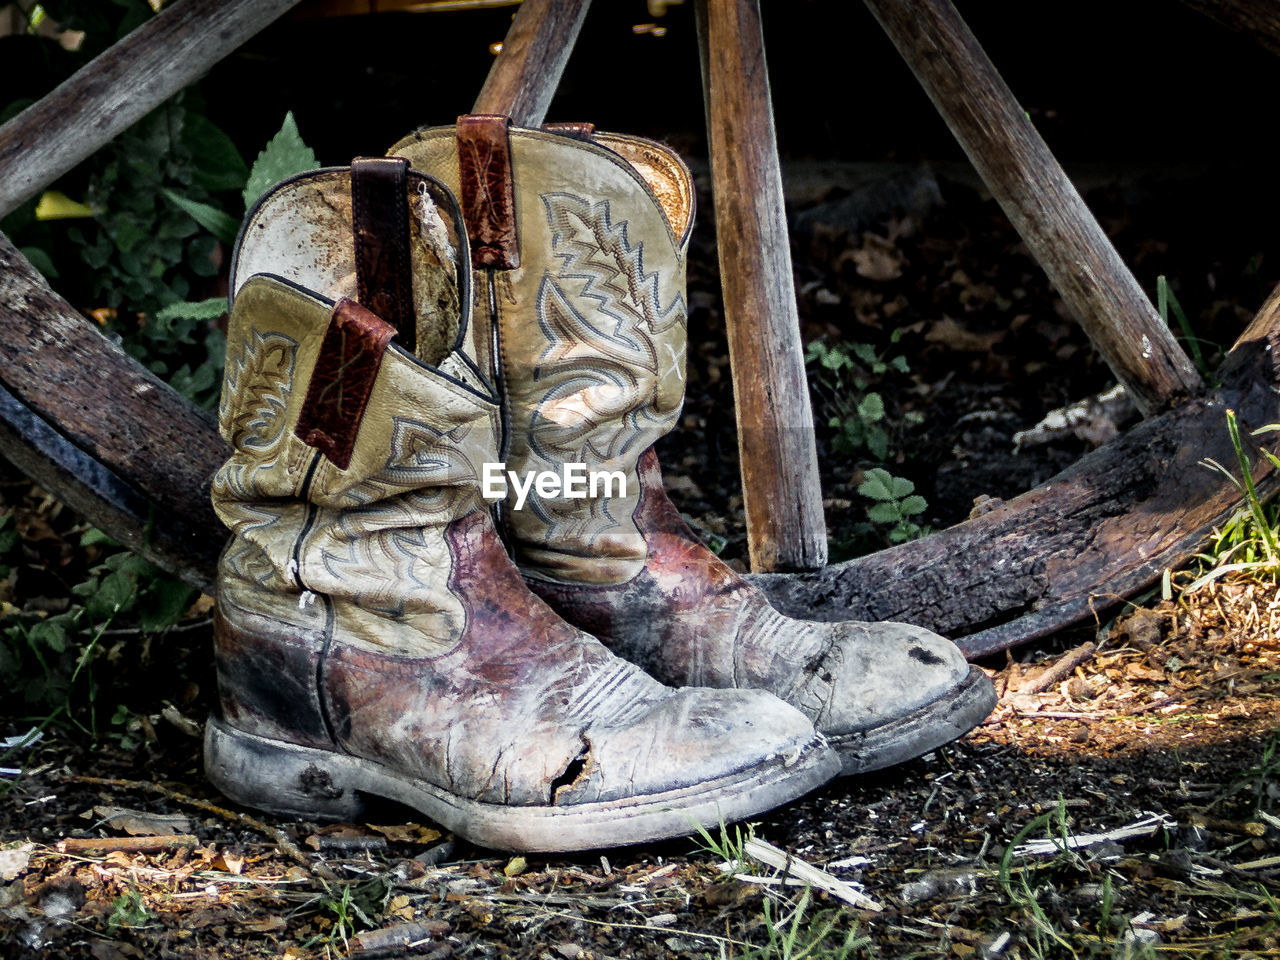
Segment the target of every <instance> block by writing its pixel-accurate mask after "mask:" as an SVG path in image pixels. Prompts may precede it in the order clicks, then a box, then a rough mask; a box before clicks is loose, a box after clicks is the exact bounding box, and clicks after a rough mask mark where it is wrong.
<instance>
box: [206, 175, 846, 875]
mask: <svg viewBox="0 0 1280 960" xmlns="http://www.w3.org/2000/svg"><path fill="white" fill-rule="evenodd" d="M405 167H407V165H405ZM400 176H401V179H400V180H399V181H396V180H395V179H394V178H392V187H391V188H390V191H391V192H390V195H391V196H393V197H396V196H398V197H399V200H400V202H401V203H403V204H405V205H406V207H407V211H408V213H407V222H405V220H404V218H402V221H401V227H403V231H402V232H401V233H400V238H401V239H402V240H404V242H406V243H407V244H409V245H410V247H411V248H413V249H414V250H415V251H416V253H415V263H414V265H413V269H412V271H406V272H404V273H403V274H400V276H401V279H405V278H408V279H410V280H411V283H407V284H404V285H403V286H402V289H400V290H399V291H398V293H397V294H396V296H399V297H400V298H401V300H402V301H403V302H402V303H401V304H400V305H399V306H396V305H395V304H393V303H390V302H389V299H394V297H392V298H389V299H388V298H383V299H384V300H387V301H388V305H387V307H386V309H387V310H389V311H392V312H395V311H399V310H402V309H403V308H404V307H405V304H406V303H407V304H408V309H409V314H410V318H409V322H410V323H413V324H416V325H417V327H418V329H417V330H416V331H412V332H411V333H410V334H409V335H410V336H412V337H413V338H414V339H416V341H417V344H418V350H419V355H417V356H415V355H414V354H412V353H410V352H408V351H406V350H404V349H403V348H402V347H401V346H399V345H398V344H397V343H393V342H392V338H393V336H395V335H396V333H397V331H396V328H394V327H392V326H391V325H389V324H388V323H386V322H384V321H383V320H382V319H381V318H380V317H379V316H377V315H375V314H374V313H372V312H370V311H369V310H367V309H365V308H364V307H363V306H361V305H360V304H358V303H356V302H355V301H353V300H352V299H350V298H347V297H344V296H342V295H343V293H344V292H352V293H356V292H359V293H361V295H362V296H364V295H370V298H371V299H372V300H377V299H378V294H379V292H378V291H373V292H372V294H371V293H370V291H368V290H367V289H362V288H367V286H368V284H367V282H366V281H367V279H368V275H369V273H370V270H372V271H373V274H374V275H377V273H378V269H380V268H377V264H378V263H379V262H390V263H391V264H392V267H393V269H398V268H396V267H395V262H396V261H395V258H394V257H392V258H391V259H390V260H387V257H386V254H387V250H386V249H384V248H379V249H377V250H374V251H373V254H372V255H370V254H369V251H368V250H364V251H363V252H358V251H356V250H354V249H353V243H354V241H353V240H352V236H353V233H352V204H351V198H350V197H351V189H352V188H351V174H350V172H349V171H348V170H347V169H346V168H343V169H340V170H325V171H319V172H317V173H314V174H309V175H307V176H304V177H302V178H299V179H295V180H293V181H289V182H286V183H285V184H283V185H281V186H279V187H278V188H276V190H275V192H273V193H272V194H269V195H268V196H267V197H266V198H265V199H264V200H263V201H262V202H260V204H259V205H258V206H257V207H256V208H255V210H254V211H252V212H251V214H250V217H249V219H248V221H247V223H246V226H245V228H244V231H243V233H242V236H241V240H240V243H239V245H238V259H237V263H236V271H235V273H234V276H233V281H232V283H233V297H234V300H233V306H232V310H231V319H230V324H229V329H228V356H227V364H226V375H225V381H224V385H223V395H222V402H221V408H220V411H219V419H220V427H221V431H222V436H223V437H224V438H225V439H226V441H227V442H228V443H229V444H230V446H231V448H232V451H233V452H232V455H231V458H230V459H229V460H228V461H227V463H226V464H225V465H224V466H223V467H222V468H221V469H220V470H219V471H218V473H217V475H216V477H215V480H214V484H213V490H214V504H215V507H216V509H217V512H218V515H219V517H220V518H221V519H222V520H223V522H224V523H225V524H226V525H227V526H228V527H229V528H230V530H231V532H232V537H231V540H230V542H229V544H228V546H227V548H226V550H225V552H224V554H223V557H222V560H221V565H220V570H219V580H218V597H217V601H218V605H217V617H216V627H215V643H216V657H217V669H218V684H219V698H220V704H219V709H218V711H217V713H216V715H215V716H214V717H212V718H211V719H210V721H209V724H208V727H207V733H206V740H205V763H206V770H207V773H208V776H209V778H210V780H212V782H213V783H214V784H215V785H216V786H217V787H218V788H219V789H220V790H222V791H223V792H224V793H225V794H227V795H228V796H229V797H231V798H232V799H234V800H236V801H239V802H241V803H244V804H247V805H250V806H255V807H259V808H262V809H266V810H271V811H274V812H277V813H282V814H289V815H298V816H303V817H307V818H352V817H355V816H357V815H358V814H359V811H360V809H361V803H362V797H364V796H365V795H377V796H382V797H389V798H391V799H394V800H397V801H400V802H402V803H405V804H407V805H409V806H411V807H414V808H416V809H417V810H419V811H421V812H422V813H424V814H426V815H427V816H429V817H431V818H432V819H433V820H435V821H437V822H438V823H440V824H442V825H443V826H444V827H446V828H448V829H450V830H453V831H454V832H456V833H457V834H459V835H461V836H463V837H465V838H466V839H468V840H470V841H472V842H474V843H477V844H480V845H483V846H486V847H494V848H500V849H507V850H577V849H588V848H592V847H601V846H616V845H621V844H629V843H637V842H642V841H649V840H654V839H658V838H663V837H671V836H678V835H683V834H688V833H690V832H692V831H693V830H694V829H695V828H696V826H697V825H702V826H710V825H713V824H715V823H717V822H718V821H719V820H720V819H721V818H724V819H727V820H728V819H740V818H742V817H747V816H753V815H755V814H758V813H760V812H762V811H764V810H767V809H770V808H772V807H775V806H777V805H779V804H782V803H785V802H787V801H789V800H792V799H794V798H796V797H798V796H800V795H801V794H803V793H805V792H807V791H809V790H811V789H812V788H814V787H816V786H818V785H820V784H821V783H823V782H825V781H826V780H827V779H829V778H830V777H831V776H833V775H835V773H836V772H837V771H838V769H839V763H838V760H837V759H836V757H835V755H834V753H833V752H832V751H831V750H830V749H829V748H828V747H827V746H826V745H825V743H824V742H823V741H822V738H821V737H819V736H818V735H817V734H816V733H815V731H814V729H813V726H812V724H811V723H810V722H809V721H808V720H807V719H806V718H805V717H804V716H802V715H801V714H800V713H799V712H798V711H796V710H794V709H793V708H791V707H789V706H787V705H786V704H784V703H782V702H781V701H779V700H777V699H776V698H775V697H773V696H771V695H769V694H766V693H764V692H762V691H720V690H706V689H683V690H673V689H670V688H668V687H665V686H663V685H661V684H659V683H658V682H657V681H655V680H653V679H652V678H651V677H649V676H648V675H646V674H645V673H644V672H643V671H642V670H640V669H639V668H638V667H636V666H634V665H632V664H630V663H628V662H626V661H624V660H621V659H619V658H617V657H615V656H614V655H612V654H611V653H609V652H608V651H607V650H606V649H605V648H604V647H603V646H601V645H600V644H599V643H598V642H597V641H596V640H594V639H593V638H591V637H589V636H587V635H586V634H585V633H582V632H581V631H579V630H577V629H575V628H574V627H571V626H569V625H568V624H566V623H565V622H564V621H562V620H561V619H560V618H559V617H557V616H556V615H555V614H554V613H553V612H552V611H551V609H550V608H549V607H548V606H547V605H546V604H545V603H543V602H542V601H541V600H539V599H538V598H537V597H535V596H534V595H533V594H531V593H530V592H529V590H528V589H527V588H526V587H525V585H524V582H523V580H522V579H521V577H520V574H519V572H518V571H517V570H516V568H515V567H514V565H513V564H512V563H511V561H510V559H509V558H508V555H507V553H506V551H505V549H504V547H503V545H502V544H501V542H500V541H499V539H498V537H497V535H496V532H495V529H494V526H493V524H492V521H491V517H490V512H489V509H488V507H487V505H486V504H485V503H484V501H483V500H482V498H481V496H480V490H479V476H480V472H481V469H482V465H483V464H484V463H486V462H490V461H494V460H496V459H497V450H496V442H497V436H498V429H499V420H500V408H499V403H498V398H497V397H496V396H495V395H494V393H493V391H492V389H491V388H490V387H489V386H488V384H487V383H486V381H485V379H484V378H483V377H482V376H481V375H480V374H479V372H478V371H477V369H476V367H475V365H474V362H473V360H472V358H471V357H470V356H468V351H467V346H466V345H467V344H468V343H469V342H470V341H469V336H470V332H469V329H468V327H469V324H468V318H469V315H470V302H471V301H470V289H469V287H468V284H467V276H468V274H469V265H468V263H467V256H468V254H467V242H466V236H465V233H464V232H463V231H462V229H461V227H460V223H459V220H458V215H457V211H456V206H455V205H454V204H453V201H452V199H451V197H450V195H449V194H448V192H447V191H446V190H444V189H443V188H442V187H440V185H438V184H436V183H435V182H433V181H430V180H428V179H427V178H425V177H422V176H420V175H418V174H416V173H408V174H407V176H405V170H404V169H402V170H401V171H400ZM385 186H386V185H385V184H383V185H382V187H380V188H379V189H380V190H382V193H383V198H382V199H383V200H385V199H386V196H387V190H386V189H385ZM375 192H377V191H375ZM375 206H376V204H375ZM401 212H402V213H404V212H405V211H401ZM356 220H357V221H359V220H360V217H359V216H357V217H356ZM342 237H345V238H346V239H345V240H343V239H340V238H342ZM374 242H375V244H376V243H377V242H380V240H379V239H378V238H375V240H374ZM357 246H359V245H357ZM402 252H403V251H402ZM271 263H275V264H276V265H277V268H278V269H279V271H280V273H281V274H283V276H271V275H268V269H269V267H270V265H271ZM370 264H373V266H372V267H370ZM375 268H377V269H375ZM302 281H307V282H311V281H316V282H315V283H313V284H312V285H311V286H310V287H304V286H300V285H298V284H299V283H300V282H302ZM321 281H322V282H321ZM317 288H319V289H317ZM382 292H383V293H385V292H386V291H382ZM332 297H338V298H339V299H337V300H336V302H335V301H334V300H333V299H331V298H332ZM424 316H425V317H426V318H427V319H426V320H424ZM427 320H429V321H430V322H427ZM402 333H403V331H402Z"/></svg>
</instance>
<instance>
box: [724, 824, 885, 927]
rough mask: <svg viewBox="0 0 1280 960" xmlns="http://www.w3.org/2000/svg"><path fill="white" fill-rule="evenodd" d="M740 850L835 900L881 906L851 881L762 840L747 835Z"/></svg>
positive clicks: (863, 906) (869, 907) (865, 906)
mask: <svg viewBox="0 0 1280 960" xmlns="http://www.w3.org/2000/svg"><path fill="white" fill-rule="evenodd" d="M742 852H743V853H745V854H746V855H747V856H749V857H751V858H752V859H753V860H759V861H760V862H761V863H763V864H765V865H767V866H770V867H773V868H774V869H776V870H783V871H785V872H787V873H789V874H791V876H793V877H796V878H798V879H800V880H802V881H804V882H805V883H808V884H809V885H810V886H813V887H817V888H818V889H819V890H823V891H825V892H827V893H829V894H831V896H833V897H835V898H836V899H837V900H843V901H844V902H845V903H848V904H852V905H853V906H855V907H860V908H862V909H863V910H874V911H876V912H879V911H880V910H883V909H884V908H883V907H882V906H880V904H878V903H876V901H874V900H872V899H871V898H870V897H868V896H867V895H866V894H864V893H863V892H862V891H860V890H859V889H858V888H857V887H855V886H854V885H853V884H851V883H847V882H846V881H844V880H841V879H840V878H839V877H835V876H832V875H831V874H829V873H827V871H825V870H821V869H819V868H818V867H815V866H814V865H813V864H811V863H806V862H805V861H803V860H801V859H799V858H797V857H796V856H794V855H793V854H790V853H787V852H786V851H785V850H782V849H779V848H778V847H775V846H774V845H773V844H772V843H769V842H767V841H765V840H760V839H758V838H756V837H751V838H750V839H748V840H747V841H746V842H745V843H743V845H742Z"/></svg>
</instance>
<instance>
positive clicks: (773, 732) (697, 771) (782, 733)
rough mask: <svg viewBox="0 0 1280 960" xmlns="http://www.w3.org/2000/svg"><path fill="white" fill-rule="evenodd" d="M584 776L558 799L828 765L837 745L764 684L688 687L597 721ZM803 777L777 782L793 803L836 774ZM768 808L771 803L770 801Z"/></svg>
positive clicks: (662, 789) (711, 783) (595, 798)
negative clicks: (639, 709) (630, 713)
mask: <svg viewBox="0 0 1280 960" xmlns="http://www.w3.org/2000/svg"><path fill="white" fill-rule="evenodd" d="M582 738H583V742H584V744H585V745H586V750H585V751H584V753H583V754H582V755H581V756H580V758H579V759H580V760H582V761H584V762H583V763H582V764H580V765H579V768H578V773H579V775H578V777H577V778H576V780H574V781H573V782H570V783H566V784H565V785H564V786H562V787H561V788H560V789H558V790H557V792H556V793H555V802H556V803H557V804H573V803H583V802H599V801H609V800H618V799H621V798H624V797H629V796H630V797H642V796H657V795H661V794H664V793H669V792H679V791H683V790H688V789H691V788H699V789H710V790H713V791H714V790H715V789H716V784H718V783H719V784H728V783H731V782H732V783H736V784H741V783H743V782H744V780H750V779H751V778H753V777H763V778H766V779H769V778H772V777H773V776H774V775H775V774H776V773H778V772H781V771H784V770H786V769H788V768H791V767H793V766H796V765H799V766H800V767H803V766H806V765H807V766H813V767H814V768H815V771H817V770H820V769H822V768H823V767H824V766H825V764H826V763H827V762H828V761H829V759H830V757H829V754H830V751H829V749H828V747H827V746H826V744H825V743H824V742H823V740H822V738H821V737H819V736H818V735H817V733H816V732H815V730H814V727H813V724H812V723H810V722H809V720H808V719H807V718H806V717H805V716H804V715H803V714H801V713H800V711H798V710H796V709H795V708H794V707H791V706H789V705H787V704H785V703H783V702H782V701H781V700H779V699H777V698H776V697H774V696H773V695H771V694H768V693H765V692H763V691H759V690H709V689H702V688H685V689H680V690H673V691H671V692H670V694H669V695H668V696H665V697H662V698H661V699H658V700H656V701H655V702H653V703H651V704H650V705H649V706H648V708H647V709H646V710H645V712H644V715H643V718H642V720H641V721H640V722H630V723H627V724H619V725H609V724H593V725H592V726H590V727H588V728H587V729H586V730H585V731H584V732H583V734H582ZM835 772H836V770H835V769H834V768H831V769H828V770H827V772H826V773H825V774H820V775H817V776H816V777H807V776H806V777H800V778H798V779H797V780H796V782H795V783H794V784H793V785H792V786H791V787H786V788H783V789H780V790H776V791H775V793H776V797H775V799H774V800H772V801H771V802H770V804H769V805H770V806H774V805H777V804H780V803H785V802H787V801H789V800H792V799H794V798H795V797H797V796H800V795H801V794H803V793H806V792H807V791H808V790H809V789H812V788H813V787H815V786H817V785H818V784H819V783H821V782H824V779H823V778H824V777H826V778H829V777H830V776H833V775H835ZM761 809H762V810H763V809H767V807H762V808H761Z"/></svg>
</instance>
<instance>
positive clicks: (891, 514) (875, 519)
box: [867, 503, 902, 523]
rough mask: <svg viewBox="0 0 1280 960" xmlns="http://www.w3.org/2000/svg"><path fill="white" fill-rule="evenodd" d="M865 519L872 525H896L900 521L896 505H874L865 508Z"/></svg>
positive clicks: (900, 517)
mask: <svg viewBox="0 0 1280 960" xmlns="http://www.w3.org/2000/svg"><path fill="white" fill-rule="evenodd" d="M867 517H868V518H869V519H870V520H871V522H872V523H897V522H898V521H899V520H901V519H902V515H901V513H899V511H898V505H897V504H896V503H876V504H873V505H871V506H869V507H867Z"/></svg>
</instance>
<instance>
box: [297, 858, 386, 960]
mask: <svg viewBox="0 0 1280 960" xmlns="http://www.w3.org/2000/svg"><path fill="white" fill-rule="evenodd" d="M324 891H325V892H324V896H322V897H321V898H320V899H319V903H318V906H319V908H320V913H321V914H322V915H325V916H327V918H328V919H329V921H330V922H331V924H332V925H331V926H330V928H329V933H328V936H327V937H325V938H324V939H325V940H327V943H328V945H332V944H334V943H336V942H337V941H339V940H340V941H341V942H342V947H343V949H344V950H346V951H348V952H350V949H351V946H350V944H349V942H348V941H349V940H350V938H351V937H352V936H354V935H355V934H356V933H357V931H358V930H359V929H362V928H363V929H366V930H370V929H373V928H375V927H377V925H378V918H379V917H380V916H381V915H382V914H383V913H384V912H385V911H386V908H387V900H388V899H389V898H390V896H391V887H390V885H389V884H388V883H387V882H386V881H385V880H383V879H382V878H380V877H375V878H374V879H372V880H367V881H365V882H364V883H359V884H356V883H342V884H338V885H337V889H336V890H335V889H334V887H333V886H331V885H330V884H328V883H325V884H324ZM361 925H362V926H361ZM314 942H315V941H314V940H313V941H312V943H314Z"/></svg>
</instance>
